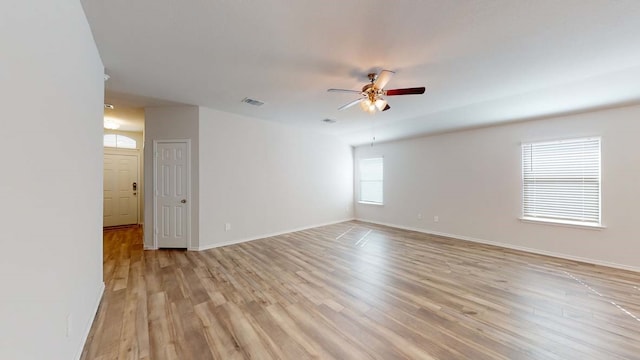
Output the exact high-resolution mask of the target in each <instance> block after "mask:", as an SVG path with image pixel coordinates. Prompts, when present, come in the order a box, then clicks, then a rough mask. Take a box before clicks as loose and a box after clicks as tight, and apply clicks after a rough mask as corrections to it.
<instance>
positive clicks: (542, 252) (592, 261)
mask: <svg viewBox="0 0 640 360" xmlns="http://www.w3.org/2000/svg"><path fill="white" fill-rule="evenodd" d="M356 220H358V221H362V222H366V223H370V224H376V225H382V226H388V227H393V228H397V229H402V230H409V231H415V232H419V233H423V234H429V235H436V236H443V237H448V238H453V239H457V240H463V241H469V242H474V243H480V244H486V245H493V246H498V247H501V248H505V249H512V250H519V251H524V252H528V253H532V254H538V255H545V256H551V257H556V258H560V259H566V260H573V261H579V262H583V263H588V264H593V265H600V266H606V267H610V268H615V269H621V270H628V271H633V272H640V267H637V266H630V265H624V264H618V263H613V262H608V261H602V260H598V259H591V258H584V257H580V256H573V255H568V254H562V253H556V252H552V251H546V250H540V249H534V248H529V247H525V246H518V245H512V244H506V243H501V242H497V241H491V240H485V239H478V238H474V237H470V236H464V235H456V234H449V233H444V232H439V231H433V230H428V229H420V228H414V227H410V226H403V225H397V224H390V223H384V222H379V221H372V220H366V219H356Z"/></svg>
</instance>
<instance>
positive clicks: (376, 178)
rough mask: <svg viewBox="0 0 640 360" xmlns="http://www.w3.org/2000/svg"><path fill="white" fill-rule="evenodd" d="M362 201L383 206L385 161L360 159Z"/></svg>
mask: <svg viewBox="0 0 640 360" xmlns="http://www.w3.org/2000/svg"><path fill="white" fill-rule="evenodd" d="M359 164H360V201H361V202H367V203H374V204H382V185H383V174H382V173H383V169H384V165H383V159H382V158H373V159H360V163H359Z"/></svg>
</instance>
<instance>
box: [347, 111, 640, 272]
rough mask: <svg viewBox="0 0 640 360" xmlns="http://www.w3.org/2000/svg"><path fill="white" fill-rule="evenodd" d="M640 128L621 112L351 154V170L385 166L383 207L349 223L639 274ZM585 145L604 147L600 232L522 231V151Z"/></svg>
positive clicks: (359, 212) (360, 208)
mask: <svg viewBox="0 0 640 360" xmlns="http://www.w3.org/2000/svg"><path fill="white" fill-rule="evenodd" d="M639 118H640V107H638V106H635V107H625V108H618V109H612V110H606V111H598V112H591V113H585V114H580V115H573V116H566V117H558V118H553V119H546V120H537V121H529V122H522V123H516V124H511V125H504V126H496V127H490V128H483V129H476V130H469V131H461V132H455V133H449V134H443V135H436V136H428V137H422V138H417V139H411V140H403V141H397V142H390V143H384V144H376V145H374V146H373V147H371V146H361V147H358V148H356V150H355V159H356V168H357V160H358V159H361V158H366V157H374V156H384V177H385V179H384V206H376V205H367V204H357V206H356V217H357V218H359V219H363V220H367V221H374V222H380V223H386V224H393V225H398V226H402V227H407V228H415V229H419V230H422V231H426V232H432V233H442V234H450V235H452V236H455V237H466V238H471V239H476V240H482V241H489V242H496V243H499V244H503V245H505V246H510V247H516V248H526V249H532V250H535V251H537V252H543V253H550V254H556V255H561V256H565V257H573V258H580V259H585V260H589V261H591V262H598V263H605V264H610V265H615V266H621V267H633V268H635V269H640V257H639V256H638V253H639V252H640V243H638V235H637V234H638V226H637V224H638V222H637V214H638V211H637V206H638V204H640V148H639V147H638V134H640V121H638V119H639ZM587 136H601V137H602V221H603V224H604V225H605V226H606V229H603V230H590V229H582V228H572V227H562V226H554V225H543V224H532V223H524V222H521V221H519V220H518V219H519V217H520V216H521V207H522V202H521V171H522V170H521V146H520V145H521V143H522V142H531V141H544V140H556V139H563V138H579V137H587ZM357 191H358V184H357V183H356V193H357ZM418 214H422V219H419V218H418V217H419V216H418ZM434 216H438V220H439V222H435V221H434Z"/></svg>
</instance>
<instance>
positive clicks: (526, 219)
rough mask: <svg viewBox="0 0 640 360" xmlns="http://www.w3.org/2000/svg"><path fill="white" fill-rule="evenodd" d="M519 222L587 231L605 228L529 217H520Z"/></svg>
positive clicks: (604, 227)
mask: <svg viewBox="0 0 640 360" xmlns="http://www.w3.org/2000/svg"><path fill="white" fill-rule="evenodd" d="M520 221H522V222H526V223H532V224H543V225H553V226H564V227H572V228H578V229H589V230H604V229H606V228H607V227H606V226H604V225H602V224H598V225H595V224H594V225H589V224H584V223H579V222H574V221H564V220H552V219H538V218H530V217H521V218H520Z"/></svg>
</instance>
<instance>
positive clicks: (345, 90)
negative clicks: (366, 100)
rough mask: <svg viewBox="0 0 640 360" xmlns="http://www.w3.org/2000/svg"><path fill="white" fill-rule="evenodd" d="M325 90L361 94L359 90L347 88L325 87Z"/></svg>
mask: <svg viewBox="0 0 640 360" xmlns="http://www.w3.org/2000/svg"><path fill="white" fill-rule="evenodd" d="M327 92H342V93H353V94H361V93H362V91H360V90H347V89H327Z"/></svg>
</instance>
